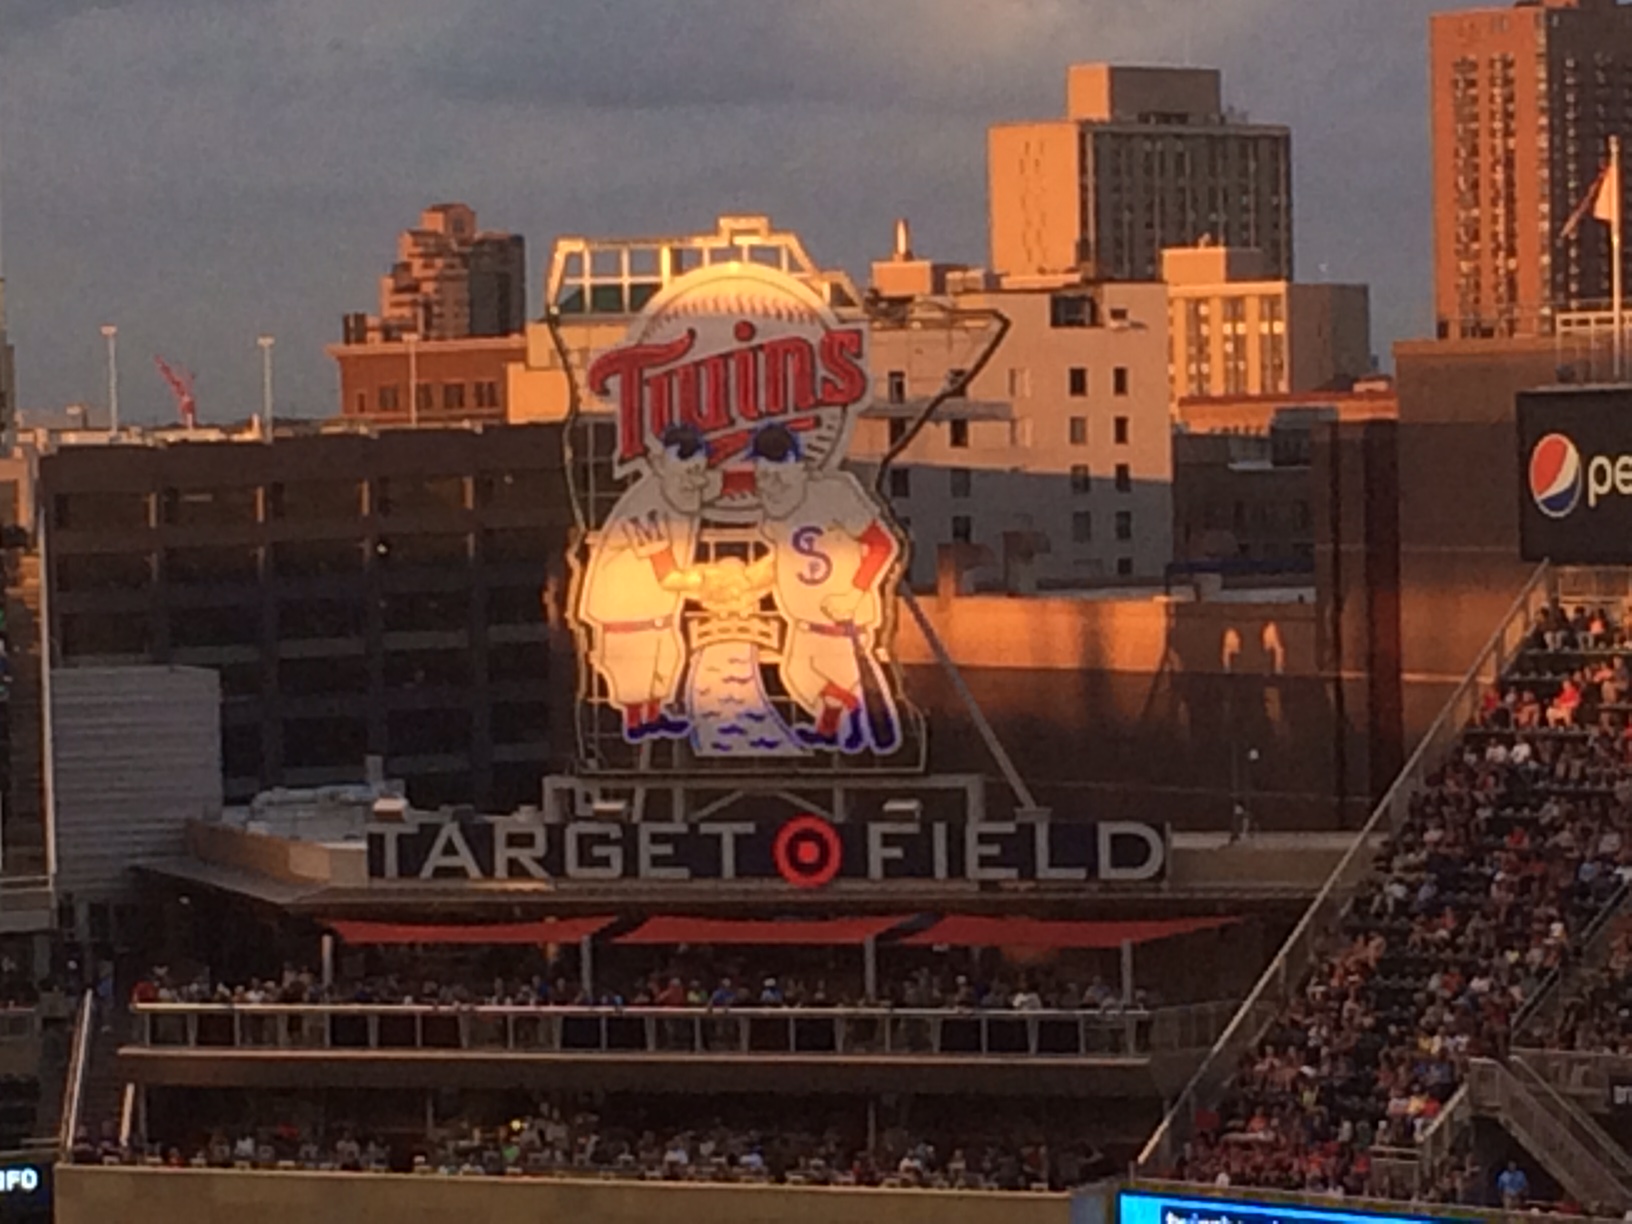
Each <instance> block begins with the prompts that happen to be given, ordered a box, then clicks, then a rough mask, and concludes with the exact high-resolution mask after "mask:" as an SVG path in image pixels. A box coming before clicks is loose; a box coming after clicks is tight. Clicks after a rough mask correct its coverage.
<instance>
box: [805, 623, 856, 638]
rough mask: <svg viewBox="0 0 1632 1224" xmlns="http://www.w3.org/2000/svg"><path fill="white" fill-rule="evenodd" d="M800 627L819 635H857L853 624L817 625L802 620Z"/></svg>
mask: <svg viewBox="0 0 1632 1224" xmlns="http://www.w3.org/2000/svg"><path fill="white" fill-rule="evenodd" d="M799 628H801V629H803V630H804V631H805V632H806V633H814V634H816V635H817V636H818V637H842V638H847V637H855V636H856V630H855V627H854V626H852V625H817V624H812V623H811V622H810V621H800V622H799Z"/></svg>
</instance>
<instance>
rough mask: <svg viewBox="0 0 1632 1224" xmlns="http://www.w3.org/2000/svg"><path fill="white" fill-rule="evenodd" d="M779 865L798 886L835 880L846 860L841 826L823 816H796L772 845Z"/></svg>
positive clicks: (772, 850)
mask: <svg viewBox="0 0 1632 1224" xmlns="http://www.w3.org/2000/svg"><path fill="white" fill-rule="evenodd" d="M771 853H772V854H773V855H774V856H775V858H776V869H777V871H778V872H780V873H781V875H782V878H783V879H784V880H786V881H787V882H788V883H789V884H792V885H793V886H794V887H795V888H821V887H822V886H823V885H825V884H831V883H832V882H833V877H835V876H836V875H838V874H839V867H840V866H841V864H842V863H843V860H844V846H843V844H842V843H841V842H840V841H839V834H838V830H836V829H835V828H834V827H833V826H832V825H830V824H828V823H827V821H825V820H823V819H822V818H821V817H819V816H796V817H795V818H794V819H792V820H790V821H788V823H787V824H785V825H783V826H782V828H781V830H780V831H779V832H778V833H777V835H776V842H775V843H774V844H773V845H772V847H771Z"/></svg>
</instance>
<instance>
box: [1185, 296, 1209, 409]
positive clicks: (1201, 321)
mask: <svg viewBox="0 0 1632 1224" xmlns="http://www.w3.org/2000/svg"><path fill="white" fill-rule="evenodd" d="M1209 313H1210V312H1209V310H1208V305H1207V303H1206V302H1205V301H1202V300H1194V301H1189V302H1186V303H1185V304H1184V386H1185V390H1186V392H1187V393H1188V394H1189V395H1192V396H1205V395H1211V394H1212V393H1213V359H1212V321H1211V319H1210V318H1209Z"/></svg>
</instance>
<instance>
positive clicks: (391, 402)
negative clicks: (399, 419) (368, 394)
mask: <svg viewBox="0 0 1632 1224" xmlns="http://www.w3.org/2000/svg"><path fill="white" fill-rule="evenodd" d="M379 401H380V411H381V412H396V411H397V410H398V409H399V408H401V407H402V388H401V387H399V386H397V385H396V384H394V383H393V384H392V385H390V386H388V387H381V388H380V390H379Z"/></svg>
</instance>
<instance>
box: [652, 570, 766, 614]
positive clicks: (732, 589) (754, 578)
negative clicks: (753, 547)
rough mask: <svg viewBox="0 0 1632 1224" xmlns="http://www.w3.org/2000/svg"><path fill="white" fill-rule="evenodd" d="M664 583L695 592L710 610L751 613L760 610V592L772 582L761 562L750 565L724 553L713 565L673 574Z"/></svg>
mask: <svg viewBox="0 0 1632 1224" xmlns="http://www.w3.org/2000/svg"><path fill="white" fill-rule="evenodd" d="M663 585H664V586H666V587H668V588H669V589H671V590H678V591H683V592H684V593H685V594H687V595H690V596H692V597H693V598H695V599H696V600H697V601H698V602H699V603H701V604H702V605H703V606H704V607H706V608H707V609H709V611H711V612H719V613H724V614H727V615H734V616H748V615H750V614H752V613H753V612H754V611H755V610H757V608H758V606H759V597H760V594H761V593H762V592H763V591H764V590H765V589H766V588H767V587H768V586H769V585H770V574H769V573H768V572H766V569H765V567H763V566H760V565H758V564H756V565H754V566H748V565H746V564H744V563H743V561H742V560H741V559H740V558H738V557H724V558H722V559H721V560H719V561H716V562H714V563H713V564H712V565H698V566H694V567H692V568H691V569H686V570H680V571H678V572H676V573H673V574H670V575H669V577H667V578H665V579H664V580H663Z"/></svg>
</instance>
